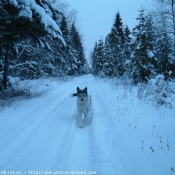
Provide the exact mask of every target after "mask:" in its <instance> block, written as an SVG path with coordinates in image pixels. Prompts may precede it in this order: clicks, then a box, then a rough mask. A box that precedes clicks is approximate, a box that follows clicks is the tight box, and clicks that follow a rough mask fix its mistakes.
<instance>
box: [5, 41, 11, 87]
mask: <svg viewBox="0 0 175 175" xmlns="http://www.w3.org/2000/svg"><path fill="white" fill-rule="evenodd" d="M9 51H10V41H9V40H8V41H7V45H6V54H5V62H4V75H3V86H4V90H6V89H7V80H8V68H9Z"/></svg>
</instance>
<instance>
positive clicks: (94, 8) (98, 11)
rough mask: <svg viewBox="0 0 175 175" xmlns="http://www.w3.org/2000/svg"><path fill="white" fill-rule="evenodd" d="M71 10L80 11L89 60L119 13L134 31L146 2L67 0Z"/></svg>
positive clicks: (129, 0) (78, 15) (143, 0)
mask: <svg viewBox="0 0 175 175" xmlns="http://www.w3.org/2000/svg"><path fill="white" fill-rule="evenodd" d="M67 2H68V3H69V4H70V8H71V9H75V10H77V11H78V14H77V18H78V19H79V20H78V27H79V28H80V33H81V34H82V35H83V44H84V48H85V54H86V58H87V59H89V57H90V52H91V51H93V48H94V45H95V41H98V40H99V39H100V38H102V39H104V38H105V37H106V36H107V34H108V33H109V32H110V29H111V27H112V25H113V22H114V19H115V16H116V14H117V12H118V11H119V12H120V15H121V18H122V21H123V24H124V25H126V24H127V25H128V26H129V28H130V29H131V30H132V28H133V27H135V25H136V24H137V21H136V19H135V18H136V17H137V16H138V10H139V9H141V5H142V6H143V7H146V3H145V0H67Z"/></svg>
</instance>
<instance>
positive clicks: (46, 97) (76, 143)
mask: <svg viewBox="0 0 175 175" xmlns="http://www.w3.org/2000/svg"><path fill="white" fill-rule="evenodd" d="M38 81H40V82H39V83H38ZM25 83H26V82H25ZM29 85H30V86H33V87H35V88H34V89H32V90H33V91H45V92H46V93H45V94H43V95H42V96H40V97H37V98H33V99H30V100H21V101H18V102H15V103H14V104H13V105H11V106H10V107H8V108H6V109H4V110H3V111H1V112H0V174H5V173H9V174H10V173H11V174H12V173H16V174H20V173H22V174H32V173H33V174H37V173H38V174H39V173H40V174H48V173H50V174H71V173H72V174H75V173H77V174H95V173H96V174H99V175H169V174H170V175H171V174H175V116H174V114H175V109H174V108H173V109H168V108H165V107H160V108H156V107H154V106H153V105H151V104H150V103H148V102H147V101H144V100H142V99H139V98H137V87H131V86H124V84H123V83H122V82H121V81H119V80H118V81H116V80H115V81H111V80H106V79H99V78H96V77H93V76H92V75H86V76H81V77H78V78H74V79H69V80H67V81H60V82H58V81H57V80H56V79H55V80H53V79H47V80H46V79H43V80H35V81H29V82H28V86H29ZM77 86H79V87H80V88H84V87H85V86H87V87H88V91H89V94H90V95H91V98H92V121H91V125H90V126H87V127H85V128H83V129H79V128H78V127H77V126H76V116H77V110H76V98H72V97H71V94H72V93H74V92H75V91H76V87H77ZM173 103H174V102H173ZM10 171H11V172H10Z"/></svg>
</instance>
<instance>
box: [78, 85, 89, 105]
mask: <svg viewBox="0 0 175 175" xmlns="http://www.w3.org/2000/svg"><path fill="white" fill-rule="evenodd" d="M77 97H78V98H79V100H81V101H82V102H83V101H85V100H87V98H88V92H87V87H85V88H84V89H80V88H79V87H77Z"/></svg>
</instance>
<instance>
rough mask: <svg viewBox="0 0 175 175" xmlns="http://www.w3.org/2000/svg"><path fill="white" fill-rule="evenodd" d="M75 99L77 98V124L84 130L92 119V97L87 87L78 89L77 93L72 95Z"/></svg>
mask: <svg viewBox="0 0 175 175" xmlns="http://www.w3.org/2000/svg"><path fill="white" fill-rule="evenodd" d="M72 96H73V97H75V96H77V110H78V117H77V124H78V127H80V128H83V127H84V126H86V125H87V124H89V122H90V117H91V97H90V96H89V95H88V92H87V87H85V88H84V89H80V88H79V87H77V93H74V94H72Z"/></svg>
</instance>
